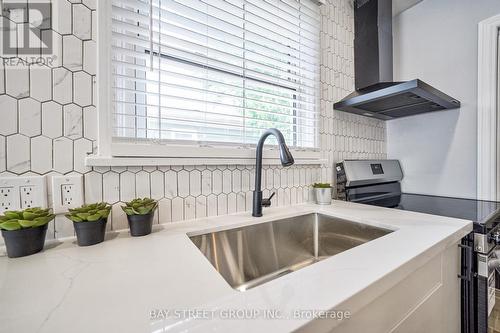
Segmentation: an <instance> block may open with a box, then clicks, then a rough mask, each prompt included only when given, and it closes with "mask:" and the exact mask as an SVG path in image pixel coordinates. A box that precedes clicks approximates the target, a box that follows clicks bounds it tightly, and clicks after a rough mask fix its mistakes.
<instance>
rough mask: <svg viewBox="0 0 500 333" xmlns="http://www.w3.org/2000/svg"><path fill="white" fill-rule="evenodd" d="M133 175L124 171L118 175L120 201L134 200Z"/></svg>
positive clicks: (134, 185)
mask: <svg viewBox="0 0 500 333" xmlns="http://www.w3.org/2000/svg"><path fill="white" fill-rule="evenodd" d="M135 187H136V184H135V174H134V173H132V172H130V171H125V172H122V173H121V174H120V201H122V202H127V201H131V200H133V199H135Z"/></svg>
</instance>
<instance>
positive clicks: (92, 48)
mask: <svg viewBox="0 0 500 333" xmlns="http://www.w3.org/2000/svg"><path fill="white" fill-rule="evenodd" d="M96 45H97V43H96V42H95V41H93V40H88V41H84V42H83V70H84V71H85V72H87V73H89V74H90V75H96V74H97V46H96Z"/></svg>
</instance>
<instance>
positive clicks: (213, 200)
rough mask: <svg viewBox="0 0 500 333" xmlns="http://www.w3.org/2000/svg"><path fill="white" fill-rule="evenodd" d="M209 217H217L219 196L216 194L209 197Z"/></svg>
mask: <svg viewBox="0 0 500 333" xmlns="http://www.w3.org/2000/svg"><path fill="white" fill-rule="evenodd" d="M207 216H217V196H216V195H215V194H210V195H209V196H207Z"/></svg>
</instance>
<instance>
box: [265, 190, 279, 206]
mask: <svg viewBox="0 0 500 333" xmlns="http://www.w3.org/2000/svg"><path fill="white" fill-rule="evenodd" d="M275 194H276V192H273V194H271V196H270V197H269V198H267V199H262V207H270V206H271V199H272V198H273V197H274V195H275Z"/></svg>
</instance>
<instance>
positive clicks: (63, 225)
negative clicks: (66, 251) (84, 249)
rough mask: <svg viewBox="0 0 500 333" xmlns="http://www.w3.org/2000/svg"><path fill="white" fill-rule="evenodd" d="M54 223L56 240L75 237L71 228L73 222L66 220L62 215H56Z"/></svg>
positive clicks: (73, 229)
mask: <svg viewBox="0 0 500 333" xmlns="http://www.w3.org/2000/svg"><path fill="white" fill-rule="evenodd" d="M54 222H55V237H56V238H64V237H73V236H75V228H74V227H73V222H71V221H70V220H68V219H67V218H66V217H65V216H64V215H57V216H56V218H55V220H54Z"/></svg>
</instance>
